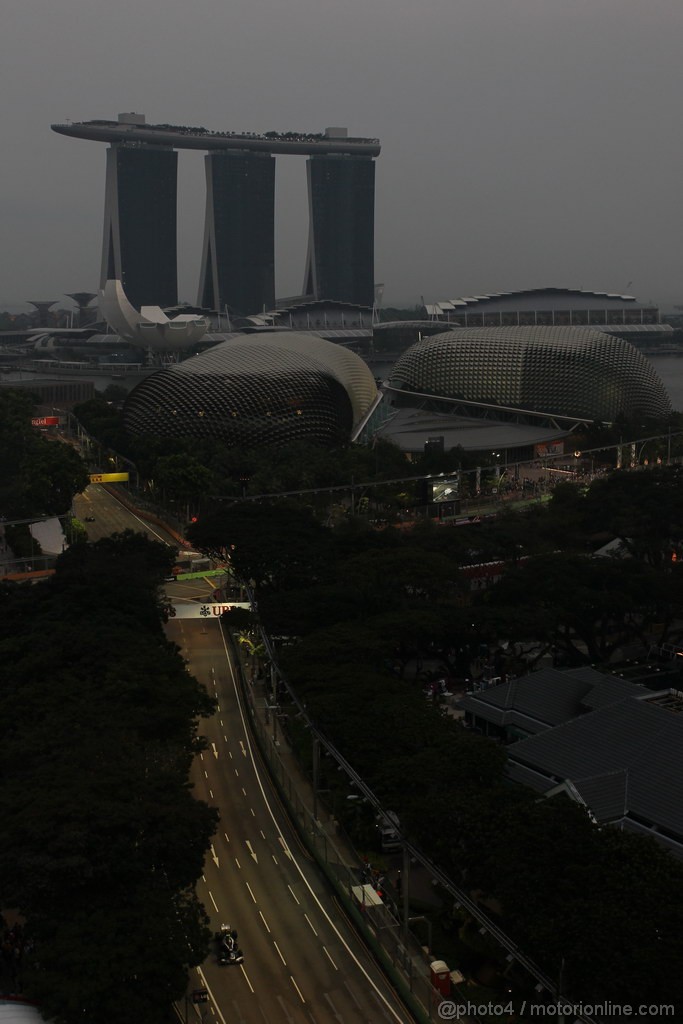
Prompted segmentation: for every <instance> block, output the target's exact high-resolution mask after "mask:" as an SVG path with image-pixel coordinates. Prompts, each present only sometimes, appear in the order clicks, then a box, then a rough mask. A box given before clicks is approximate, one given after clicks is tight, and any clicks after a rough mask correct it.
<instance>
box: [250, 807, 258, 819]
mask: <svg viewBox="0 0 683 1024" xmlns="http://www.w3.org/2000/svg"><path fill="white" fill-rule="evenodd" d="M249 810H250V811H251V816H252V818H255V817H256V811H255V810H254V808H253V807H250V808H249Z"/></svg>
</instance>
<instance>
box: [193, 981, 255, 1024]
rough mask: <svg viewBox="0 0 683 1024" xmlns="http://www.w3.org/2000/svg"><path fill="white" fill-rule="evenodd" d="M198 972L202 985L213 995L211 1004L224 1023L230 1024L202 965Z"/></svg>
mask: <svg viewBox="0 0 683 1024" xmlns="http://www.w3.org/2000/svg"><path fill="white" fill-rule="evenodd" d="M197 974H198V975H199V977H200V978H201V979H202V986H203V987H204V988H205V989H206V991H207V992H208V993H209V995H210V997H211V1005H212V1006H215V1007H216V1013H217V1014H218V1016H219V1017H220V1019H221V1021H222V1024H228V1022H227V1021H226V1019H225V1017H224V1016H223V1014H222V1013H221V1008H220V1006H219V1005H218V1003H217V1002H216V997H215V996H214V994H213V992H212V991H211V988H210V986H209V983H208V981H207V980H206V977H205V976H204V971H203V970H202V969H201V967H198V968H197ZM253 991H254V990H253V989H252V992H253Z"/></svg>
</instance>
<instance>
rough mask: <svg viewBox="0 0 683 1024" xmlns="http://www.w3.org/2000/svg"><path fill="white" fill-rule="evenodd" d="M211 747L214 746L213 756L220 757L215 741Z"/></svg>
mask: <svg viewBox="0 0 683 1024" xmlns="http://www.w3.org/2000/svg"><path fill="white" fill-rule="evenodd" d="M211 747H212V749H213V756H214V757H215V758H218V751H217V750H216V744H215V743H212V744H211Z"/></svg>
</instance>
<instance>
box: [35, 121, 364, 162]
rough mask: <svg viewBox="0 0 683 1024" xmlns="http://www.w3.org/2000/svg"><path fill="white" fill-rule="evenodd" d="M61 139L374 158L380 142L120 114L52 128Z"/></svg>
mask: <svg viewBox="0 0 683 1024" xmlns="http://www.w3.org/2000/svg"><path fill="white" fill-rule="evenodd" d="M51 127H52V130H53V131H55V132H58V133H59V134H60V135H69V136H71V137H72V138H76V139H90V140H92V141H95V142H123V143H142V144H146V145H152V146H170V147H171V148H173V149H200V150H215V149H218V150H226V149H229V150H248V151H250V152H261V153H291V154H299V155H303V156H316V155H317V154H325V155H329V154H334V153H338V154H340V155H343V154H353V155H354V156H368V157H376V156H378V155H379V152H380V142H379V139H364V138H354V137H349V136H348V135H347V134H346V129H345V128H327V129H326V130H325V131H324V132H266V133H265V134H258V133H256V132H215V131H210V130H209V129H208V128H203V127H191V126H187V125H175V124H146V123H145V119H144V115H142V114H121V115H119V120H118V121H100V120H96V121H69V122H67V123H66V124H53V125H51Z"/></svg>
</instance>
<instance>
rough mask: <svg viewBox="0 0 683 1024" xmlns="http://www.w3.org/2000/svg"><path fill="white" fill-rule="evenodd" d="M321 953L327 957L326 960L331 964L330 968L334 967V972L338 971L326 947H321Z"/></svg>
mask: <svg viewBox="0 0 683 1024" xmlns="http://www.w3.org/2000/svg"><path fill="white" fill-rule="evenodd" d="M323 952H324V953H325V956H326V957H327V959H328V960H329V961H330V963H331V964H332V966H333V967H334V969H335V971H338V970H339V968H338V967H337V965H336V964H335V962H334V960H333V959H332V957H331V956H330V954H329V951H328V949H327V947H326V946H323Z"/></svg>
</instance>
